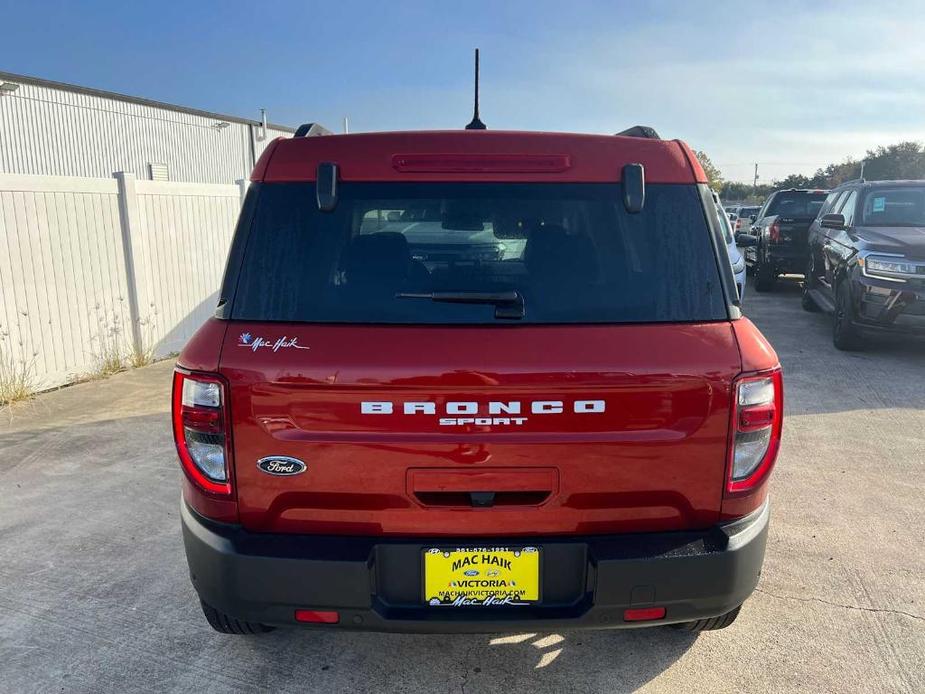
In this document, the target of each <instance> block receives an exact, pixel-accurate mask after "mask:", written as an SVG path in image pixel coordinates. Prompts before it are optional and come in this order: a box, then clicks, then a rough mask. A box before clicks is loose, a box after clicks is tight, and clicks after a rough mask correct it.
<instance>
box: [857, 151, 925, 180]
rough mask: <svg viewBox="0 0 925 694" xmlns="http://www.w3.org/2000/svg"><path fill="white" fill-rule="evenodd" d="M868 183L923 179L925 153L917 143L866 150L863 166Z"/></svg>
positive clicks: (924, 176) (924, 173)
mask: <svg viewBox="0 0 925 694" xmlns="http://www.w3.org/2000/svg"><path fill="white" fill-rule="evenodd" d="M864 178H866V179H867V180H868V181H898V180H904V179H920V178H925V151H923V149H922V145H921V144H919V143H918V142H899V143H897V144H895V145H889V146H888V147H877V149H872V150H868V152H867V157H866V163H865V165H864Z"/></svg>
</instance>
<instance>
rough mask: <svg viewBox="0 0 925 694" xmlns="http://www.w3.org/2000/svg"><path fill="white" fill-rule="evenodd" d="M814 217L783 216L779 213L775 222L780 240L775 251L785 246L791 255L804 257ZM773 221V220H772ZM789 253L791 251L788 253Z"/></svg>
mask: <svg viewBox="0 0 925 694" xmlns="http://www.w3.org/2000/svg"><path fill="white" fill-rule="evenodd" d="M813 219H815V217H785V216H783V215H779V216H778V217H777V218H776V220H775V221H776V223H777V225H778V228H779V229H780V241H779V242H778V243H777V244H776V247H775V249H774V250H775V252H777V251H779V250H782V248H786V249H787V250H788V251H790V252H792V256H793V257H800V258H802V257H805V256H806V254H807V253H808V249H809V227H810V226H811V225H812V223H813ZM772 223H773V222H772ZM788 255H791V253H788Z"/></svg>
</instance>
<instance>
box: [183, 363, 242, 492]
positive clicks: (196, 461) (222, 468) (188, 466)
mask: <svg viewBox="0 0 925 694" xmlns="http://www.w3.org/2000/svg"><path fill="white" fill-rule="evenodd" d="M227 397H228V394H227V388H226V386H225V382H224V381H223V380H222V379H221V378H220V377H219V376H213V375H207V374H199V373H190V372H187V371H183V370H181V369H177V370H176V371H175V372H174V375H173V438H174V441H175V442H176V444H177V453H178V454H179V456H180V464H181V465H182V467H183V471H184V472H185V473H186V476H187V477H189V479H190V481H191V482H192V483H193V484H195V485H196V486H197V487H199V488H200V489H201V490H202V491H205V492H209V493H210V494H217V495H222V496H228V495H230V494H231V476H230V474H231V473H230V470H231V446H230V432H229V430H228V424H229V419H228V406H227Z"/></svg>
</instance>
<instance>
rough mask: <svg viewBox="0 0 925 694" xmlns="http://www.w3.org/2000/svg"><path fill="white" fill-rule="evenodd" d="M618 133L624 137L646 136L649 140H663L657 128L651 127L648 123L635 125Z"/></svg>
mask: <svg viewBox="0 0 925 694" xmlns="http://www.w3.org/2000/svg"><path fill="white" fill-rule="evenodd" d="M615 134H616V135H622V136H623V137H644V138H646V139H649V140H661V139H662V138H661V137H660V136H659V134H658V133H657V132H655V128H650V127H649V126H648V125H634V126H633V127H632V128H627V129H626V130H621V131H620V132H618V133H615Z"/></svg>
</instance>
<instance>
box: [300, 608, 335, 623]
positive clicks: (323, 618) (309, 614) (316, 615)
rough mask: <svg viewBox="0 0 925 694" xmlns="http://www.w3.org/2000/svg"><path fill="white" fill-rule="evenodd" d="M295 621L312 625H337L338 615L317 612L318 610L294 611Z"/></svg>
mask: <svg viewBox="0 0 925 694" xmlns="http://www.w3.org/2000/svg"><path fill="white" fill-rule="evenodd" d="M295 621H297V622H311V623H314V624H337V623H338V622H339V621H340V614H338V613H337V612H319V611H318V610H296V611H295Z"/></svg>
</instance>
